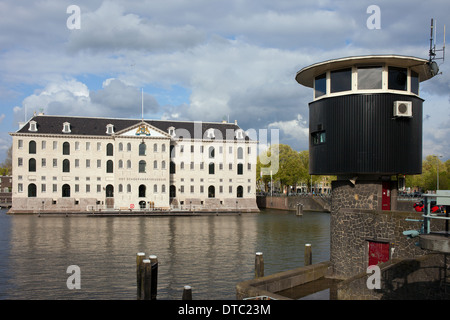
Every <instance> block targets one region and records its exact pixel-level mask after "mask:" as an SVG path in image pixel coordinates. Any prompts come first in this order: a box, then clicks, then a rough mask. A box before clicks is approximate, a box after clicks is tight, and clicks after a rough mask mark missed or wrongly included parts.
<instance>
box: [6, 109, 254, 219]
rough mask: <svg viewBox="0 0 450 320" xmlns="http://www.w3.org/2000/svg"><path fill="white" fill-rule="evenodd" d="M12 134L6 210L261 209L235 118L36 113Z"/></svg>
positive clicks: (250, 154)
mask: <svg viewBox="0 0 450 320" xmlns="http://www.w3.org/2000/svg"><path fill="white" fill-rule="evenodd" d="M102 127H103V128H102ZM186 127H187V128H186ZM225 133H226V134H225ZM11 136H12V137H13V159H12V162H13V194H12V197H13V206H12V208H11V212H30V211H31V212H49V211H62V212H64V211H93V210H94V211H95V210H108V211H110V210H114V211H117V210H130V209H131V210H180V209H182V210H195V211H210V210H236V209H237V210H243V211H257V210H258V209H257V206H256V153H257V149H256V148H257V142H256V141H252V140H250V139H248V138H246V137H245V134H243V131H242V129H240V128H239V127H238V126H237V125H233V124H228V123H192V122H168V121H154V120H152V121H141V120H130V119H106V118H82V117H73V118H72V117H56V116H55V117H54V116H44V115H39V116H35V117H33V118H32V119H31V120H30V121H29V122H28V123H27V124H25V125H24V126H23V127H22V128H21V129H19V130H18V131H17V132H15V133H11Z"/></svg>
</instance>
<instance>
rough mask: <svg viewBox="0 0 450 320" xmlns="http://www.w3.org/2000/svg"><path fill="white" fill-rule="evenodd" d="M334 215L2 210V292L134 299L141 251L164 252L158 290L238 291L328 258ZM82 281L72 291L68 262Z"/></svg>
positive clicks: (166, 296) (220, 295)
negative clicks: (309, 258)
mask: <svg viewBox="0 0 450 320" xmlns="http://www.w3.org/2000/svg"><path fill="white" fill-rule="evenodd" d="M329 235H330V228H329V214H328V213H317V212H314V213H312V212H311V213H310V212H305V213H304V214H303V216H296V215H295V212H292V211H290V212H289V211H279V210H263V211H261V213H259V214H256V215H245V214H244V215H241V216H195V217H99V218H96V217H76V216H69V217H65V216H41V217H38V216H36V215H25V216H10V215H6V211H5V210H2V211H0V299H50V300H56V299H98V300H100V299H102V300H109V299H119V300H127V299H130V300H133V299H136V253H137V252H145V253H146V255H147V256H148V255H149V254H153V255H156V256H157V257H158V261H159V272H158V299H161V300H180V299H181V296H182V292H183V287H184V286H185V285H190V286H191V287H192V295H193V299H196V300H201V299H203V300H210V299H215V300H223V299H235V298H236V291H235V286H236V284H237V283H238V282H241V281H245V280H249V279H252V278H253V277H254V264H255V253H256V252H263V257H264V265H265V275H270V274H273V273H276V272H281V271H286V270H290V269H293V268H296V267H300V266H303V264H304V261H303V260H304V246H305V244H306V243H310V244H311V245H312V252H313V263H317V262H322V261H327V260H329V242H330V241H329ZM72 265H76V266H78V267H79V268H80V269H79V270H80V283H81V288H80V289H72V290H69V289H68V288H67V280H68V278H69V277H70V276H71V274H72V273H67V268H68V267H69V266H72Z"/></svg>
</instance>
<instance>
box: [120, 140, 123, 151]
mask: <svg viewBox="0 0 450 320" xmlns="http://www.w3.org/2000/svg"><path fill="white" fill-rule="evenodd" d="M119 151H123V143H122V142H120V143H119Z"/></svg>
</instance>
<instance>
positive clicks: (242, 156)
mask: <svg viewBox="0 0 450 320" xmlns="http://www.w3.org/2000/svg"><path fill="white" fill-rule="evenodd" d="M237 158H238V159H244V151H243V150H242V148H241V147H239V148H238V149H237Z"/></svg>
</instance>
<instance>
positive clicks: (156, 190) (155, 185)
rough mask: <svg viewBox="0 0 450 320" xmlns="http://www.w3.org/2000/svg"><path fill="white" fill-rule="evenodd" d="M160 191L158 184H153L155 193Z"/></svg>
mask: <svg viewBox="0 0 450 320" xmlns="http://www.w3.org/2000/svg"><path fill="white" fill-rule="evenodd" d="M157 192H158V185H157V184H154V185H153V193H157Z"/></svg>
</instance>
